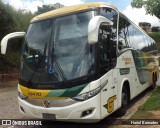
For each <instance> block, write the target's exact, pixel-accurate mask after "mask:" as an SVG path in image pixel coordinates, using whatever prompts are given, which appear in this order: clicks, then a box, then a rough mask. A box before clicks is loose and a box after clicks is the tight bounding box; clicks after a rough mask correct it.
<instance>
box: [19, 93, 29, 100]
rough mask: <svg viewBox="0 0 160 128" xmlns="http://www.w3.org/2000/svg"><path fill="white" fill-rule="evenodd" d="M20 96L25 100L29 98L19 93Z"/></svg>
mask: <svg viewBox="0 0 160 128" xmlns="http://www.w3.org/2000/svg"><path fill="white" fill-rule="evenodd" d="M18 96H19V97H20V98H21V99H23V100H24V99H27V98H28V97H27V96H25V95H23V94H22V93H21V92H18Z"/></svg>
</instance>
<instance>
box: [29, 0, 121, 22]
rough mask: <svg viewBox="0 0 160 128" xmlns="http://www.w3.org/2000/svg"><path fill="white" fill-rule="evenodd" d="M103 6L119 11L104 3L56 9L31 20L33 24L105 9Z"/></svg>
mask: <svg viewBox="0 0 160 128" xmlns="http://www.w3.org/2000/svg"><path fill="white" fill-rule="evenodd" d="M103 6H109V7H111V8H113V9H115V10H118V9H117V8H116V7H114V6H113V5H111V4H109V3H103V2H94V3H84V4H79V5H73V6H69V7H64V8H60V9H56V10H53V11H49V12H46V13H43V14H40V15H38V16H36V17H34V18H33V19H32V20H31V22H35V21H39V20H44V19H48V18H51V17H54V16H58V15H62V14H67V13H72V12H76V11H82V10H86V9H90V8H96V7H103Z"/></svg>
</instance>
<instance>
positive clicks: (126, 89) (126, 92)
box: [116, 80, 130, 116]
mask: <svg viewBox="0 0 160 128" xmlns="http://www.w3.org/2000/svg"><path fill="white" fill-rule="evenodd" d="M122 85H123V86H122V90H121V107H120V108H119V109H118V110H117V112H116V115H117V116H123V115H125V113H126V111H127V108H128V104H129V101H130V84H129V81H128V80H125V81H124V82H123V84H122Z"/></svg>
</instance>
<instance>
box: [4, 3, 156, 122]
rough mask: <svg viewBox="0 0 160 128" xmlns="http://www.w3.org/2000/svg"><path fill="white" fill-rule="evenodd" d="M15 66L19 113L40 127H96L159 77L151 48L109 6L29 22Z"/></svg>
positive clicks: (153, 47) (59, 11)
mask: <svg viewBox="0 0 160 128" xmlns="http://www.w3.org/2000/svg"><path fill="white" fill-rule="evenodd" d="M13 38H24V43H23V48H22V52H21V58H20V75H19V83H18V103H19V110H20V112H21V113H23V114H25V115H27V116H30V117H33V118H39V119H49V120H57V121H61V120H65V121H73V122H98V121H100V120H101V119H104V118H105V117H107V116H108V115H110V114H111V113H113V112H115V111H116V113H117V114H118V115H119V116H122V115H124V114H125V113H126V110H127V106H128V104H129V102H130V101H131V100H132V99H133V98H134V97H136V96H137V95H138V94H140V93H141V92H143V91H144V90H145V89H147V88H148V87H150V88H152V89H154V88H155V86H156V81H157V79H158V77H159V73H158V69H159V66H158V65H159V64H158V56H157V46H156V43H155V41H154V40H153V39H152V38H150V37H149V36H148V35H147V34H146V33H145V32H144V31H143V30H142V29H141V28H140V27H138V26H137V25H135V24H134V23H133V22H132V21H131V20H130V19H128V18H127V17H126V16H125V15H124V14H123V13H121V12H120V11H119V10H118V9H117V8H116V7H114V6H113V5H111V4H109V3H99V2H95V3H84V4H80V5H74V6H70V7H64V8H61V9H57V10H53V11H49V12H46V13H44V14H41V15H38V16H36V17H34V18H33V19H32V20H31V22H30V25H29V27H28V30H27V32H14V33H10V34H8V35H6V36H5V37H4V38H3V39H2V41H1V53H2V54H5V53H6V49H7V43H8V40H10V39H13Z"/></svg>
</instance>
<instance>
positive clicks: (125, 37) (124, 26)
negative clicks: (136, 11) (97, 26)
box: [118, 15, 131, 50]
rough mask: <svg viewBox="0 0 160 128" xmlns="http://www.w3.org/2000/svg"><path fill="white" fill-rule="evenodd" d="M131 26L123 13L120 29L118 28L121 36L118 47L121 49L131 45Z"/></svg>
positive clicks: (120, 19) (120, 18)
mask: <svg viewBox="0 0 160 128" xmlns="http://www.w3.org/2000/svg"><path fill="white" fill-rule="evenodd" d="M130 26H131V24H130V23H129V22H128V21H127V20H126V19H125V18H124V17H123V15H120V17H119V30H118V36H119V41H118V48H119V50H122V49H124V48H128V47H130V44H129V42H130V41H129V29H130Z"/></svg>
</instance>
